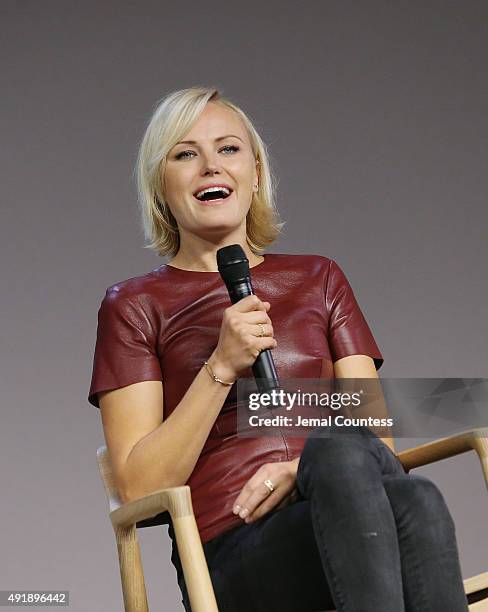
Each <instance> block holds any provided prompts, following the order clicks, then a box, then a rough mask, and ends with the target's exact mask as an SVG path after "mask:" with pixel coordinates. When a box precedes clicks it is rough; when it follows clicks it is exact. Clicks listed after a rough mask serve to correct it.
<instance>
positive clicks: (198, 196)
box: [195, 187, 230, 198]
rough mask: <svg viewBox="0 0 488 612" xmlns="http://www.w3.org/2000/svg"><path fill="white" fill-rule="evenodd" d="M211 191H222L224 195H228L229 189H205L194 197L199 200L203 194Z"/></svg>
mask: <svg viewBox="0 0 488 612" xmlns="http://www.w3.org/2000/svg"><path fill="white" fill-rule="evenodd" d="M211 191H223V192H224V193H225V194H226V195H230V189H227V187H207V189H203V190H202V191H199V192H198V193H197V195H196V196H195V197H197V198H201V197H202V196H203V194H205V193H209V192H211Z"/></svg>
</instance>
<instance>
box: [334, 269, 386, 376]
mask: <svg viewBox="0 0 488 612" xmlns="http://www.w3.org/2000/svg"><path fill="white" fill-rule="evenodd" d="M325 302H326V307H327V311H328V313H329V326H328V340H329V348H330V352H331V356H332V360H333V361H334V362H335V361H337V360H338V359H342V358H343V357H347V356H349V355H369V356H370V357H372V359H373V361H374V364H375V367H376V370H379V369H380V367H381V365H382V364H383V356H382V354H381V352H380V350H379V348H378V345H377V344H376V341H375V339H374V337H373V334H372V333H371V330H370V328H369V326H368V324H367V322H366V319H365V318H364V316H363V313H362V312H361V309H360V308H359V304H358V303H357V301H356V298H355V296H354V292H353V290H352V288H351V286H350V284H349V282H348V280H347V278H346V276H345V274H344V272H343V271H342V270H341V268H340V267H339V266H338V265H337V263H336V262H335V261H333V260H330V265H329V272H328V276H327V284H326V289H325Z"/></svg>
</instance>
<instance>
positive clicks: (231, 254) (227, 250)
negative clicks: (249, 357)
mask: <svg viewBox="0 0 488 612" xmlns="http://www.w3.org/2000/svg"><path fill="white" fill-rule="evenodd" d="M217 262H218V268H219V272H220V275H221V277H222V279H223V281H224V283H225V285H226V287H227V291H228V292H229V298H230V301H231V302H232V304H235V303H236V302H238V301H239V300H242V299H243V298H245V297H247V296H248V295H254V289H253V286H252V283H251V275H250V272H249V261H248V260H247V257H246V254H245V253H244V250H243V249H242V247H241V246H240V245H239V244H232V245H230V246H227V247H223V248H222V249H219V250H218V251H217ZM252 373H253V375H254V378H255V379H256V385H257V388H258V391H259V392H260V393H266V392H268V391H271V390H273V389H279V387H280V381H279V379H278V374H277V372H276V367H275V364H274V361H273V356H272V354H271V350H270V349H264V350H263V351H261V353H260V354H259V355H258V356H257V358H256V361H255V362H254V364H253V366H252Z"/></svg>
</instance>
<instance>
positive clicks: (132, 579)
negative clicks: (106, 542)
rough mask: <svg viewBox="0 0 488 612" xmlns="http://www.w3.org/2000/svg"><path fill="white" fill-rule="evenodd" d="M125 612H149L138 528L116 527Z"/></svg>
mask: <svg viewBox="0 0 488 612" xmlns="http://www.w3.org/2000/svg"><path fill="white" fill-rule="evenodd" d="M114 531H115V538H116V540H117V550H118V553H119V565H120V579H121V581H122V593H123V595H124V609H125V612H148V606H147V596H146V585H145V583H144V573H143V570H142V561H141V552H140V549H139V542H138V540H137V534H136V526H135V525H132V526H131V527H129V528H127V529H126V528H122V527H115V528H114Z"/></svg>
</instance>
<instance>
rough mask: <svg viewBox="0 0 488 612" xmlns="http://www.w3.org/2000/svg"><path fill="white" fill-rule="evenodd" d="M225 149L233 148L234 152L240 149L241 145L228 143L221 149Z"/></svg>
mask: <svg viewBox="0 0 488 612" xmlns="http://www.w3.org/2000/svg"><path fill="white" fill-rule="evenodd" d="M224 149H231V150H232V151H234V152H236V151H239V147H236V146H235V145H227V146H225V147H222V149H220V150H221V151H223V150H224Z"/></svg>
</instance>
